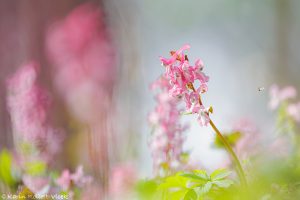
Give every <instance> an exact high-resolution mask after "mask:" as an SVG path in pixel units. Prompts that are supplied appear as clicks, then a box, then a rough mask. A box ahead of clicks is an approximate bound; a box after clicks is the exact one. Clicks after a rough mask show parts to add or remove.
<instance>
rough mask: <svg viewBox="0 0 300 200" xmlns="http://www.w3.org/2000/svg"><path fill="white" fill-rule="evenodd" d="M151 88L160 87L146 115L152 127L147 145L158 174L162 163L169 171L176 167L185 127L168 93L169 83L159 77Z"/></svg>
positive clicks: (176, 105) (179, 160)
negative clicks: (149, 111)
mask: <svg viewBox="0 0 300 200" xmlns="http://www.w3.org/2000/svg"><path fill="white" fill-rule="evenodd" d="M151 88H152V89H158V88H159V89H160V93H158V94H157V95H156V96H155V99H156V102H157V105H156V107H155V109H154V111H152V112H151V113H150V114H149V116H148V120H149V123H150V125H151V126H152V127H153V132H152V134H151V137H150V140H149V147H150V150H151V154H152V158H153V168H154V171H155V174H156V175H159V174H160V173H162V172H161V169H162V164H167V165H168V167H169V168H170V170H171V171H174V170H177V169H178V166H179V163H180V162H181V155H182V153H183V149H182V146H183V142H184V140H185V137H184V134H183V131H184V130H185V129H186V127H183V126H182V125H181V124H180V114H179V109H178V100H177V99H176V98H173V97H171V96H170V95H169V93H168V91H169V89H170V84H169V83H168V81H167V79H166V78H165V77H163V76H162V77H160V78H159V79H157V80H156V81H155V82H154V83H153V84H152V87H151Z"/></svg>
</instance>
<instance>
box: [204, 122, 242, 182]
mask: <svg viewBox="0 0 300 200" xmlns="http://www.w3.org/2000/svg"><path fill="white" fill-rule="evenodd" d="M209 124H210V125H211V127H212V128H213V129H214V131H215V132H216V134H217V136H218V137H219V139H220V140H221V141H222V142H223V144H224V146H225V148H226V150H227V151H228V153H229V154H230V156H231V157H232V160H233V161H234V163H235V167H236V171H237V174H238V176H239V178H240V180H241V184H242V185H243V186H246V185H247V181H246V177H245V173H244V170H243V168H242V165H241V163H240V161H239V159H238V157H237V155H236V154H235V153H234V151H233V149H232V148H231V146H230V144H229V143H228V142H227V140H226V139H225V138H224V137H223V135H222V133H221V132H220V131H219V130H218V128H217V127H216V125H215V124H214V122H213V121H212V120H210V121H209Z"/></svg>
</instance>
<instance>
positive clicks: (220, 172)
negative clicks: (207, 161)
mask: <svg viewBox="0 0 300 200" xmlns="http://www.w3.org/2000/svg"><path fill="white" fill-rule="evenodd" d="M230 174H231V172H230V171H227V170H226V169H217V170H215V171H214V172H213V173H212V174H211V175H210V177H211V179H212V180H213V181H216V180H221V179H223V178H225V177H227V176H229V175H230Z"/></svg>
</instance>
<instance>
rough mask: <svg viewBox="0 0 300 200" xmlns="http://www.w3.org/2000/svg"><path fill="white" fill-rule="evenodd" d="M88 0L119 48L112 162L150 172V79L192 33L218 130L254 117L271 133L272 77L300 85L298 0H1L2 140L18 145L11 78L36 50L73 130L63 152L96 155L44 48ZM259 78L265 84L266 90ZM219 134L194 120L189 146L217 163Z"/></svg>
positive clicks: (70, 160) (58, 108)
mask: <svg viewBox="0 0 300 200" xmlns="http://www.w3.org/2000/svg"><path fill="white" fill-rule="evenodd" d="M85 2H94V3H95V6H99V7H101V8H102V9H103V10H104V13H105V21H106V24H107V26H108V27H109V29H110V32H111V34H112V37H113V40H114V43H115V46H116V50H117V55H118V62H117V66H116V67H117V71H118V72H117V83H116V86H115V87H114V92H113V102H114V105H115V108H114V110H115V112H114V117H113V129H114V134H115V136H116V137H115V138H116V139H115V141H114V143H113V144H112V143H110V145H111V146H110V150H111V151H110V152H111V153H110V160H111V162H112V163H119V162H134V163H136V166H138V169H139V171H140V174H142V175H145V176H148V175H151V167H152V164H151V156H150V152H149V150H148V148H147V138H148V136H149V133H150V129H149V127H148V125H147V114H148V113H149V111H150V110H151V109H152V108H153V107H154V101H153V94H152V93H151V92H150V91H149V84H150V83H151V82H152V81H153V80H155V79H156V78H157V77H158V76H159V75H160V74H161V73H162V72H163V68H162V67H161V65H160V61H159V59H158V56H159V55H162V56H167V55H168V52H169V50H174V49H177V48H179V47H180V46H182V45H183V44H185V43H188V44H190V45H191V46H192V48H191V50H190V52H189V53H188V55H189V58H190V59H191V60H194V59H196V58H198V57H200V58H201V59H203V61H204V63H205V66H206V68H205V72H206V73H207V74H208V75H209V76H210V82H209V92H208V93H207V94H205V96H204V101H205V104H206V105H212V106H213V107H214V110H215V112H214V114H213V115H212V118H213V119H214V120H215V122H216V124H217V125H218V127H219V128H220V129H221V130H229V129H230V128H231V127H232V125H233V124H234V122H235V121H236V120H238V119H240V118H248V119H250V120H252V121H253V122H254V123H255V124H257V126H258V127H259V130H260V131H261V134H268V133H271V132H272V130H273V126H272V125H271V124H272V123H273V118H272V115H271V112H270V111H269V110H268V107H267V103H268V88H269V86H270V85H271V83H274V82H275V83H278V84H279V85H289V84H292V85H294V86H296V87H297V88H298V89H299V88H300V79H299V73H300V56H299V50H300V40H299V35H300V2H299V1H298V0H263V1H261V0H252V1H238V0H209V1H208V0H206V1H204V0H195V1H181V0H172V1H171V0H164V1H159V0H143V1H140V0H123V1H118V0H109V1H82V0H81V1H79V0H77V1H74V0H72V1H71V0H66V1H59V0H52V1H41V0H22V1H21V0H19V1H18V0H0V40H1V45H0V81H1V84H0V96H1V99H0V105H1V106H0V131H1V132H0V149H2V148H4V147H7V148H10V147H12V146H13V140H12V135H11V124H10V120H9V117H8V113H7V109H6V103H5V95H6V91H5V84H4V81H5V79H6V78H7V77H8V76H9V75H10V74H12V73H13V72H14V71H15V70H16V69H17V68H18V67H19V66H20V65H21V64H22V63H24V62H27V61H28V60H31V59H36V60H39V62H40V63H41V66H42V69H41V74H42V75H41V81H42V83H43V84H44V85H45V86H46V87H47V88H48V89H49V90H50V91H51V93H52V94H54V95H53V99H54V107H53V113H52V115H53V116H54V117H53V118H54V119H55V121H56V123H57V125H59V126H60V127H63V128H65V129H66V130H68V131H69V132H68V135H67V139H66V143H65V151H64V155H62V157H64V159H62V160H63V161H62V162H63V163H65V164H66V165H69V166H74V165H75V163H78V162H85V163H88V162H89V159H88V157H87V156H85V155H86V154H87V152H88V149H89V148H93V147H89V145H88V143H87V140H86V139H85V138H86V136H85V133H84V131H83V132H81V131H78V130H77V131H76V130H75V131H70V130H71V129H70V125H69V124H68V123H67V122H68V120H66V116H65V112H67V111H66V108H65V107H64V105H63V103H62V102H61V97H60V96H59V95H58V94H57V91H56V89H55V87H54V86H53V80H52V77H53V75H49V74H51V73H49V71H50V69H49V67H48V66H49V60H48V58H47V56H46V52H45V34H46V31H47V28H48V26H49V25H51V24H52V23H54V22H56V21H58V20H61V19H62V18H64V17H65V16H66V15H67V14H68V13H69V12H70V11H71V10H72V9H74V8H75V7H76V6H78V5H80V4H82V3H85ZM258 87H264V88H265V90H263V91H261V92H259V91H258ZM184 118H185V120H186V121H188V120H193V119H194V117H184ZM82 138H83V139H82ZM254 139H255V138H254ZM212 140H213V132H212V130H211V129H210V128H209V127H207V128H199V127H198V125H197V123H195V122H193V123H192V124H191V128H190V131H189V132H188V139H187V142H186V144H185V148H186V149H188V150H190V151H191V152H192V159H195V160H199V161H200V163H201V165H203V166H204V167H213V168H217V167H218V165H220V163H221V162H222V160H223V156H225V154H224V153H222V152H220V151H218V150H214V149H212V148H211V144H212Z"/></svg>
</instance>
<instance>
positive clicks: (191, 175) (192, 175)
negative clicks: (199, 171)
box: [180, 173, 207, 180]
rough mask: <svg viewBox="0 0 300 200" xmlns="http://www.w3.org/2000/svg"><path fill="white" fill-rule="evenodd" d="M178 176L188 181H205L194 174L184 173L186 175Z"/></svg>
mask: <svg viewBox="0 0 300 200" xmlns="http://www.w3.org/2000/svg"><path fill="white" fill-rule="evenodd" d="M180 176H183V177H186V178H189V179H196V180H207V179H206V178H204V177H201V176H198V175H196V174H189V173H186V174H181V175H180Z"/></svg>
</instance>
